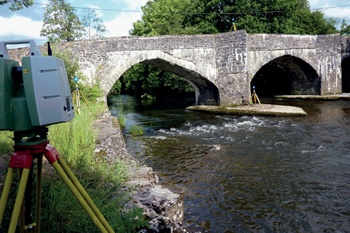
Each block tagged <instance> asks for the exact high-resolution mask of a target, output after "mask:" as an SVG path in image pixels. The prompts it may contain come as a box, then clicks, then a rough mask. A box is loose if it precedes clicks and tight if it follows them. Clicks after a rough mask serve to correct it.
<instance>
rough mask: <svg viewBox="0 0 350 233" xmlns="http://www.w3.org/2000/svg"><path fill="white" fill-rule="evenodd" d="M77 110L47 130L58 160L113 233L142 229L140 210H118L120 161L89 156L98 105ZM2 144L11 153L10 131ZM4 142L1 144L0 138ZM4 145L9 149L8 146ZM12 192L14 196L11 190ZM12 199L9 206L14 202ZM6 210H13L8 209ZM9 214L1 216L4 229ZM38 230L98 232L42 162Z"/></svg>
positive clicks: (122, 201)
mask: <svg viewBox="0 0 350 233" xmlns="http://www.w3.org/2000/svg"><path fill="white" fill-rule="evenodd" d="M90 108H91V112H90V110H89V109H88V108H87V106H82V113H81V114H76V116H75V117H74V119H73V120H72V121H70V122H67V123H63V124H56V125H51V126H49V136H48V138H49V139H50V144H51V145H52V146H55V147H56V148H57V150H58V151H59V152H60V155H61V157H62V158H63V159H64V160H65V161H66V162H67V164H68V165H69V167H70V168H71V170H72V171H73V172H74V173H75V175H76V176H77V177H78V180H79V181H80V182H81V183H82V185H83V186H84V188H85V189H86V191H87V192H88V193H89V195H90V197H91V198H92V199H93V200H94V202H95V204H96V205H97V206H98V207H99V209H100V211H101V212H102V213H103V214H104V215H105V217H106V219H107V221H108V222H109V223H110V225H111V226H112V228H113V229H114V230H115V231H116V232H134V230H136V229H137V228H139V227H141V226H145V225H147V222H146V221H144V220H143V217H142V211H141V210H139V209H133V210H131V212H127V213H124V212H123V211H121V210H122V207H123V205H124V204H125V202H126V201H128V196H127V195H126V194H122V192H120V188H121V184H122V182H123V181H124V180H125V178H126V173H125V168H124V165H123V164H122V163H120V162H117V163H109V162H108V161H107V160H106V155H107V153H103V152H100V153H97V154H96V155H95V154H94V149H95V142H96V140H97V139H96V132H95V131H94V129H93V127H92V125H93V122H94V120H95V118H96V115H97V114H99V113H101V112H103V111H105V107H104V105H103V104H94V105H92V106H90ZM0 135H1V136H0V139H1V143H2V144H3V145H5V146H6V148H7V151H3V152H6V153H9V152H10V150H11V149H10V147H11V146H12V143H11V140H8V138H7V137H8V136H9V132H0ZM4 138H5V139H6V140H4V141H3V140H2V139H4ZM7 143H8V145H7ZM14 192H15V191H14ZM13 201H14V200H13V198H11V200H10V202H13ZM8 206H12V204H9V205H8ZM9 218H10V213H9V211H8V210H7V213H6V216H5V217H4V227H5V229H6V228H7V225H6V224H8V222H9ZM41 230H42V231H43V232H98V231H97V228H96V226H95V225H94V224H93V222H92V221H91V219H90V218H89V216H88V215H87V214H86V213H85V211H84V209H83V208H82V207H81V206H80V204H79V202H78V201H77V200H76V199H75V198H74V196H73V195H72V194H71V192H70V190H69V189H68V188H67V187H66V185H65V184H64V182H63V181H62V180H61V178H60V177H59V176H58V174H57V173H56V172H55V171H54V170H53V169H52V167H51V166H50V165H49V164H48V163H45V165H44V169H43V190H42V214H41Z"/></svg>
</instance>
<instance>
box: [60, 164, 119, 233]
mask: <svg viewBox="0 0 350 233" xmlns="http://www.w3.org/2000/svg"><path fill="white" fill-rule="evenodd" d="M57 161H58V162H59V163H60V165H61V166H62V168H63V170H64V171H65V172H66V174H67V175H68V177H69V178H70V180H71V181H72V183H73V184H74V185H75V187H76V188H77V189H78V190H79V192H80V194H81V195H82V196H83V198H84V199H85V201H86V202H87V203H88V204H89V206H90V208H91V209H92V210H93V211H94V213H95V215H96V216H97V217H98V219H99V220H100V221H101V223H102V224H103V226H104V227H105V228H106V229H107V231H108V232H110V233H112V232H114V230H113V229H112V227H111V226H110V225H109V223H108V222H107V220H106V219H105V218H104V216H103V214H102V213H101V212H100V210H99V209H98V208H97V206H96V205H95V203H94V202H93V200H92V199H91V198H90V196H89V194H88V193H87V192H86V191H85V189H84V187H83V186H82V185H81V184H80V182H79V180H78V179H77V178H76V177H75V175H74V174H73V172H72V171H71V170H70V169H69V167H68V165H67V163H66V162H65V161H64V160H63V159H62V157H60V158H59V159H58V160H57Z"/></svg>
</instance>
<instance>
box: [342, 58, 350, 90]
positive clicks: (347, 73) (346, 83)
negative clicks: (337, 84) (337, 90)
mask: <svg viewBox="0 0 350 233" xmlns="http://www.w3.org/2000/svg"><path fill="white" fill-rule="evenodd" d="M341 76H342V92H343V93H350V56H348V57H347V58H345V59H343V60H342V62H341Z"/></svg>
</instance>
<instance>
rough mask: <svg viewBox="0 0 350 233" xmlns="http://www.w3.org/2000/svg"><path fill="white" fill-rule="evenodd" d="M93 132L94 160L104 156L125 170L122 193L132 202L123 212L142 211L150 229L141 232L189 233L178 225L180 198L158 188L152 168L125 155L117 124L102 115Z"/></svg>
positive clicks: (181, 201)
mask: <svg viewBox="0 0 350 233" xmlns="http://www.w3.org/2000/svg"><path fill="white" fill-rule="evenodd" d="M94 128H95V129H96V130H97V131H98V139H97V143H96V149H95V154H96V156H105V158H106V159H107V160H108V161H109V162H111V163H113V162H117V161H123V163H124V164H126V166H127V181H126V182H125V185H124V191H126V192H128V193H131V196H132V199H131V201H129V202H128V203H127V204H126V205H125V206H124V209H125V210H130V209H132V208H133V207H140V208H142V209H143V214H144V216H145V217H146V218H147V219H149V223H150V227H149V229H143V230H142V232H174V233H181V232H189V231H188V230H187V229H186V228H185V227H184V226H183V225H182V221H183V200H182V198H181V196H180V195H179V194H176V193H173V192H171V191H170V190H169V189H167V188H164V187H162V186H161V185H160V184H159V179H158V176H157V175H156V174H155V173H154V171H153V170H152V168H150V167H147V166H144V165H142V164H140V163H139V162H138V161H137V160H136V159H135V158H134V157H132V156H131V155H130V154H129V153H128V152H127V150H126V146H125V141H124V138H123V135H122V132H121V128H120V126H119V123H118V120H117V119H116V118H115V117H113V116H112V115H111V113H110V112H109V111H106V112H105V113H103V114H100V115H99V116H98V118H97V120H96V121H95V124H94Z"/></svg>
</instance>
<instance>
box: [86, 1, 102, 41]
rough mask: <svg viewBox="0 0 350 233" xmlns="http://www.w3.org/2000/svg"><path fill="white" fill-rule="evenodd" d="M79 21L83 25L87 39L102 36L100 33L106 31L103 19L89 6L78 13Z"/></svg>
mask: <svg viewBox="0 0 350 233" xmlns="http://www.w3.org/2000/svg"><path fill="white" fill-rule="evenodd" d="M80 21H81V23H82V25H83V26H84V29H85V30H84V31H85V35H84V36H85V37H86V38H88V39H89V40H90V39H91V38H92V37H94V38H99V37H102V33H104V32H106V31H107V30H106V27H105V25H103V21H102V19H101V18H100V17H98V16H97V14H96V11H95V10H93V9H90V8H87V9H83V11H82V12H81V14H80Z"/></svg>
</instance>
